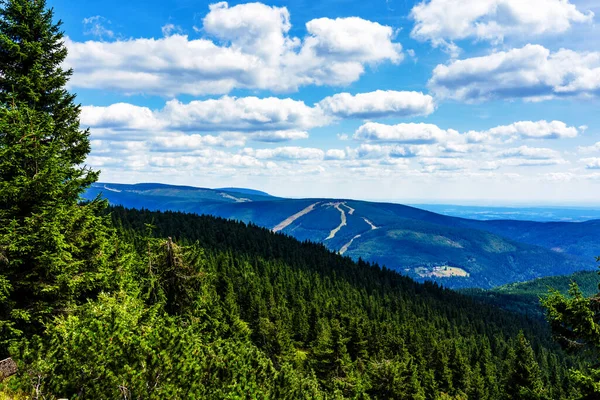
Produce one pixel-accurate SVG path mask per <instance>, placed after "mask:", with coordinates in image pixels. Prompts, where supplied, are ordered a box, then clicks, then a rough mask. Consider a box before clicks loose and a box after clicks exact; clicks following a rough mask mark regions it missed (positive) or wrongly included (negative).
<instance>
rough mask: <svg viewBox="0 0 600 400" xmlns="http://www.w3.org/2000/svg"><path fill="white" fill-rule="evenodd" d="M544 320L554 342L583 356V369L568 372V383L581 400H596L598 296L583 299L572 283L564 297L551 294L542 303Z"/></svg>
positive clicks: (599, 385) (599, 346)
mask: <svg viewBox="0 0 600 400" xmlns="http://www.w3.org/2000/svg"><path fill="white" fill-rule="evenodd" d="M543 305H544V307H545V308H546V312H547V318H548V321H549V322H550V325H551V327H552V331H553V333H554V335H555V337H556V339H557V341H558V342H559V343H560V344H561V345H562V346H563V347H564V348H566V349H567V350H568V351H570V352H582V353H585V354H586V355H587V356H588V357H589V359H590V360H591V361H590V362H589V364H588V366H587V368H584V369H579V370H572V371H571V380H572V382H573V384H574V385H575V386H576V387H577V388H578V389H579V390H580V392H581V394H582V397H581V398H585V399H594V398H598V397H600V383H599V382H600V368H599V367H598V364H597V360H598V355H599V351H600V313H599V311H600V294H596V295H595V296H592V297H586V296H584V294H583V293H582V291H581V290H580V289H579V286H578V285H577V284H576V283H572V284H571V288H570V289H569V293H568V295H567V296H565V295H563V294H561V293H560V292H559V291H556V290H555V291H552V292H551V293H550V294H549V295H548V296H547V297H546V298H545V299H544V300H543Z"/></svg>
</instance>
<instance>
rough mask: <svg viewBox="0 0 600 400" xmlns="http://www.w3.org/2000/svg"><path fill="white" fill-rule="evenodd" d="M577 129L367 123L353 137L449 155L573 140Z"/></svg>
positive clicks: (543, 124)
mask: <svg viewBox="0 0 600 400" xmlns="http://www.w3.org/2000/svg"><path fill="white" fill-rule="evenodd" d="M578 132H579V131H578V129H577V128H575V127H572V126H568V125H567V124H565V123H564V122H562V121H551V122H548V121H543V120H542V121H519V122H515V123H512V124H510V125H501V126H497V127H494V128H491V129H489V130H483V131H468V132H465V133H460V132H458V131H456V130H454V129H441V128H440V127H438V126H437V125H434V124H424V123H401V124H397V125H386V124H381V123H376V122H367V123H365V124H363V125H362V126H360V127H359V128H358V129H357V130H356V132H355V133H354V136H353V138H354V139H355V140H361V141H366V142H382V143H392V142H393V143H412V144H439V145H440V146H439V147H438V148H439V149H440V150H442V151H444V152H448V153H471V152H474V151H479V152H481V151H488V150H489V149H490V148H489V145H492V144H496V145H498V144H502V143H511V142H514V141H515V140H518V139H531V140H533V139H561V138H574V137H576V136H577V135H578Z"/></svg>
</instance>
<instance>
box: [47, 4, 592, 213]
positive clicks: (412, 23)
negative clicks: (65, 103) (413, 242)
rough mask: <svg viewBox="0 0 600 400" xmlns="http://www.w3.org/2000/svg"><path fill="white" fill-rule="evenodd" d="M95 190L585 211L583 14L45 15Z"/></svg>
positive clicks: (587, 35)
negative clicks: (147, 186)
mask: <svg viewBox="0 0 600 400" xmlns="http://www.w3.org/2000/svg"><path fill="white" fill-rule="evenodd" d="M48 5H49V6H50V7H53V8H54V12H55V16H56V17H57V18H59V19H61V20H62V21H63V29H64V31H65V35H66V39H65V43H66V46H67V48H68V50H69V55H68V57H67V60H66V62H65V63H66V66H67V67H70V68H73V70H74V74H73V76H72V78H71V81H70V83H69V87H68V88H69V90H70V91H72V92H74V93H76V94H77V101H79V102H80V103H81V104H82V113H81V124H82V127H85V128H87V127H89V128H90V134H91V143H92V152H91V154H90V156H89V157H88V160H87V164H88V165H89V166H91V167H92V168H94V169H99V170H101V171H102V172H101V176H100V180H101V181H103V182H114V183H138V182H160V183H168V184H182V185H190V186H198V187H231V186H237V187H248V188H254V189H259V190H264V191H267V192H269V193H272V194H275V195H279V196H286V197H338V198H355V199H365V200H392V201H400V202H413V203H414V202H435V203H454V204H528V205H545V204H555V205H556V204H563V205H593V206H596V205H598V206H600V108H599V106H600V41H599V40H597V39H598V37H600V35H599V34H600V26H599V24H598V21H599V18H600V2H599V1H597V0H528V1H523V0H460V1H458V0H425V1H409V0H387V1H386V0H374V1H368V2H366V1H364V0H325V1H314V0H291V1H271V2H265V3H244V2H228V3H226V2H217V3H211V2H203V1H199V0H160V1H157V0H144V1H141V0H127V1H123V0H120V1H117V0H104V1H101V2H97V1H94V2H88V1H80V2H73V1H72V0H48Z"/></svg>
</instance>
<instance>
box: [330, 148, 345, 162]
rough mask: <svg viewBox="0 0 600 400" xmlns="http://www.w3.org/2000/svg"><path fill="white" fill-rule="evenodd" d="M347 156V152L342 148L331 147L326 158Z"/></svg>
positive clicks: (333, 158)
mask: <svg viewBox="0 0 600 400" xmlns="http://www.w3.org/2000/svg"><path fill="white" fill-rule="evenodd" d="M345 158H346V152H345V151H344V150H340V149H330V150H327V151H326V152H325V159H326V160H343V159H345Z"/></svg>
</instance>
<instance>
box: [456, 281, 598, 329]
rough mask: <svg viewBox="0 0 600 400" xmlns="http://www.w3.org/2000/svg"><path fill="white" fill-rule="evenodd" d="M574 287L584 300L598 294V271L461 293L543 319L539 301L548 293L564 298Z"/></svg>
mask: <svg viewBox="0 0 600 400" xmlns="http://www.w3.org/2000/svg"><path fill="white" fill-rule="evenodd" d="M573 283H576V284H577V286H578V287H579V289H580V290H581V292H582V293H583V295H584V296H586V297H592V296H594V295H596V294H597V293H598V290H599V285H600V274H599V273H598V271H597V270H596V271H580V272H575V273H574V274H571V275H560V276H548V277H545V278H538V279H534V280H531V281H527V282H515V283H509V284H507V285H503V286H499V287H495V288H493V289H488V290H482V289H465V290H462V291H461V292H462V293H464V294H468V295H471V296H473V297H475V298H477V299H480V300H483V301H485V302H486V303H488V304H493V305H496V306H498V307H500V308H504V309H506V310H510V311H514V312H518V313H523V314H528V315H531V316H537V317H539V318H543V317H544V313H545V309H544V308H543V307H542V302H541V299H542V298H544V297H546V296H548V293H549V291H550V290H557V291H559V292H560V293H562V294H563V295H566V294H567V293H568V292H569V289H570V287H571V286H572V284H573Z"/></svg>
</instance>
